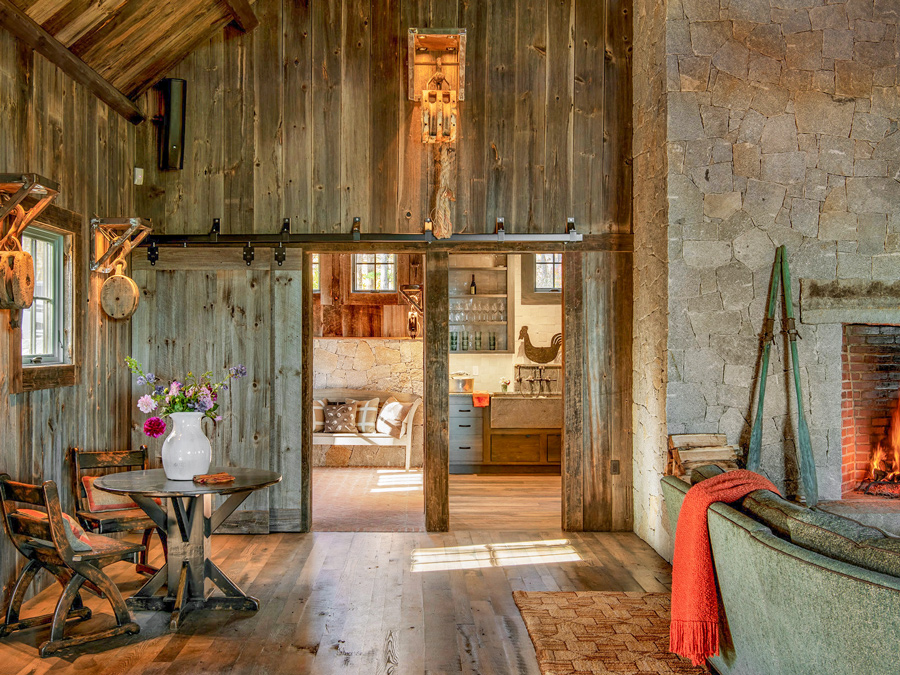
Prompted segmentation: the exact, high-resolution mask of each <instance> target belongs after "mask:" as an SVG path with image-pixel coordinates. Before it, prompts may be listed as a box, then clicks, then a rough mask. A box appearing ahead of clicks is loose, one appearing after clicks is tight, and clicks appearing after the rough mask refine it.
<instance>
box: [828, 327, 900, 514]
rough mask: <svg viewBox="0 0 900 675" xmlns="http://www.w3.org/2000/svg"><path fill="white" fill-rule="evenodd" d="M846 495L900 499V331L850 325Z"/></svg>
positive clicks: (844, 421)
mask: <svg viewBox="0 0 900 675" xmlns="http://www.w3.org/2000/svg"><path fill="white" fill-rule="evenodd" d="M842 361H843V392H842V396H841V446H842V450H843V455H842V472H841V478H842V480H841V491H842V493H844V494H845V495H846V494H847V493H850V492H853V491H856V490H860V489H861V488H862V489H863V490H864V491H865V492H867V493H868V494H872V495H876V496H887V497H900V407H898V406H900V401H898V395H900V326H888V325H864V324H845V325H844V339H843V350H842Z"/></svg>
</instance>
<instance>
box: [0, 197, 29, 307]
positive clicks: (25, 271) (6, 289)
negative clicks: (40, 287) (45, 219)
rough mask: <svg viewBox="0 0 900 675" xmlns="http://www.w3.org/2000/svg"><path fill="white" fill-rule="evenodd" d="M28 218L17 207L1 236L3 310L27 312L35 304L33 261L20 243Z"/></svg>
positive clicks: (1, 302)
mask: <svg viewBox="0 0 900 675" xmlns="http://www.w3.org/2000/svg"><path fill="white" fill-rule="evenodd" d="M25 217H26V213H25V209H23V208H22V207H21V206H19V205H16V206H15V208H14V209H13V210H12V211H11V212H10V214H9V218H10V219H11V220H12V221H13V222H12V224H11V225H10V227H9V228H8V229H7V231H6V233H5V234H4V235H3V237H0V309H28V308H29V307H31V303H32V302H34V260H32V258H31V254H30V253H28V251H23V250H22V243H21V240H20V236H21V233H22V230H24V229H25V225H24V221H25Z"/></svg>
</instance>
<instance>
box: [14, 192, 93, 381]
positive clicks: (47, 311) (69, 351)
mask: <svg viewBox="0 0 900 675" xmlns="http://www.w3.org/2000/svg"><path fill="white" fill-rule="evenodd" d="M83 233H84V218H82V216H80V215H78V214H77V213H73V212H72V211H67V210H66V209H61V208H59V207H57V206H55V205H53V204H50V205H49V206H48V207H47V208H46V209H44V210H43V211H42V212H41V214H40V215H39V216H38V218H37V220H36V221H35V222H34V223H33V225H32V226H31V227H28V228H27V229H26V230H25V231H24V232H23V233H22V248H23V249H24V250H26V251H28V252H29V253H30V254H31V256H32V258H33V260H34V276H35V284H34V291H35V292H34V303H33V304H32V305H31V307H30V308H28V309H26V310H21V311H13V312H10V316H9V318H10V326H11V328H12V329H13V332H12V334H11V335H10V343H9V344H10V358H9V391H10V393H12V394H21V393H24V392H28V391H37V390H39V389H54V388H56V387H71V386H73V385H76V384H78V383H79V382H80V379H81V376H80V369H81V361H82V355H83V352H84V350H83V345H82V340H81V336H82V335H83V330H82V326H83V323H84V321H83V319H84V305H83V304H82V298H84V297H86V294H87V288H86V286H85V281H86V280H85V269H86V268H87V264H86V263H85V262H84V260H83V258H82V248H81V242H82V236H83Z"/></svg>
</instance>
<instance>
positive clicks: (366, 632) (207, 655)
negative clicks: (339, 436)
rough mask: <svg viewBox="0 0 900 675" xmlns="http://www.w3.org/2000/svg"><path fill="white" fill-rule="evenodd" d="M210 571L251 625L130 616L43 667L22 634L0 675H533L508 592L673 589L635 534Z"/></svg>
mask: <svg viewBox="0 0 900 675" xmlns="http://www.w3.org/2000/svg"><path fill="white" fill-rule="evenodd" d="M213 559H214V560H215V561H216V562H217V563H218V564H219V565H220V566H221V567H222V569H223V570H225V571H226V573H228V574H229V575H231V576H232V578H234V579H235V580H236V581H237V582H238V583H239V585H241V587H242V588H244V589H245V590H246V591H247V592H249V593H250V594H252V595H254V596H256V597H258V598H259V599H260V602H261V609H260V611H259V612H255V613H254V612H239V613H238V612H215V611H195V612H192V613H190V614H189V615H188V616H187V618H186V620H185V622H184V623H183V625H182V628H181V629H180V630H179V632H177V633H169V632H168V630H167V626H168V617H167V616H166V615H165V614H163V613H152V612H138V613H136V620H137V621H138V623H139V624H140V626H141V633H140V634H138V635H136V636H130V637H121V638H116V639H115V640H114V641H111V642H109V643H108V644H106V645H98V644H95V645H93V646H90V645H88V646H87V647H83V648H82V652H81V653H80V654H78V655H75V654H69V655H65V654H64V655H63V656H62V657H52V658H49V659H40V658H38V657H37V652H36V647H37V645H38V644H39V643H40V642H41V641H43V640H45V639H46V637H47V629H46V628H43V629H42V628H36V629H32V630H29V631H22V632H19V633H16V634H13V635H12V636H9V637H7V638H5V639H3V640H0V672H2V673H10V674H12V673H16V674H18V675H25V674H26V673H27V674H30V675H31V674H35V675H36V674H41V673H91V674H92V675H95V674H96V675H100V674H116V675H119V674H125V673H128V674H132V673H152V674H162V673H166V674H174V673H184V674H190V675H195V674H200V673H240V674H243V673H247V674H255V673H290V674H292V675H296V674H300V673H303V674H305V673H326V674H327V673H360V674H365V675H382V674H384V675H400V674H407V673H408V674H415V675H418V674H420V673H473V674H477V675H490V674H506V673H512V674H516V675H519V674H521V675H537V673H538V672H539V671H538V667H537V662H536V660H535V656H534V649H533V647H532V645H531V641H530V639H529V637H528V634H527V632H526V630H525V626H524V624H523V622H522V620H521V617H520V616H519V613H518V610H517V609H516V606H515V603H514V602H513V599H512V592H513V591H514V590H520V589H521V590H549V591H555V590H563V591H578V590H629V591H641V590H644V591H665V590H668V589H669V587H670V568H669V566H668V565H667V564H666V563H665V561H663V560H662V559H661V558H660V557H658V556H657V555H656V554H655V553H654V552H653V551H652V550H651V549H650V548H649V547H648V546H647V545H646V544H644V543H643V542H642V541H641V540H640V539H638V538H637V537H636V536H635V535H634V534H631V533H563V532H562V531H560V530H559V529H558V528H556V529H549V528H548V529H524V528H523V529H517V530H493V531H478V530H469V531H456V532H451V533H446V534H427V533H369V532H347V533H343V532H334V533H332V532H313V533H310V534H271V535H216V536H214V537H213ZM107 569H108V570H109V571H110V572H111V573H112V576H113V578H114V580H115V581H116V582H117V583H118V584H119V585H120V588H121V589H122V592H123V594H124V595H126V596H127V595H130V594H131V593H133V592H135V591H136V590H137V588H138V587H139V586H140V584H141V583H142V578H141V577H139V576H138V575H137V574H136V573H135V572H134V571H133V569H134V568H133V566H130V565H127V564H126V563H116V565H113V566H111V567H109V568H107ZM58 592H59V591H58V586H57V587H53V588H49V589H47V590H46V591H44V592H43V593H41V594H40V595H39V596H37V597H36V598H35V599H34V600H32V601H31V602H29V603H28V605H27V608H28V610H29V611H30V612H35V613H38V612H44V611H47V610H48V609H50V608H51V606H52V604H53V602H55V598H56V596H57V595H58ZM87 602H88V605H89V606H91V607H92V608H93V609H94V611H95V614H96V613H97V612H100V611H102V612H103V614H102V615H100V614H96V616H95V617H94V618H92V619H91V620H90V621H89V622H86V623H85V624H82V626H81V627H82V628H90V627H92V626H96V625H101V624H105V623H108V622H111V621H112V618H111V616H110V614H109V610H108V605H107V604H106V603H105V602H103V601H100V600H99V599H97V598H94V597H93V596H88V599H87ZM76 630H77V628H76Z"/></svg>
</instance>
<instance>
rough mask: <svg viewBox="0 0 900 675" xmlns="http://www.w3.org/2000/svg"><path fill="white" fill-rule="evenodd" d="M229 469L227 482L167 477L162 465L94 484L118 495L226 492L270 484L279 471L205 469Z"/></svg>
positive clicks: (220, 468) (217, 469)
mask: <svg viewBox="0 0 900 675" xmlns="http://www.w3.org/2000/svg"><path fill="white" fill-rule="evenodd" d="M221 472H225V473H230V474H231V475H232V476H234V480H233V481H231V482H230V483H215V484H212V485H201V484H199V483H195V482H193V481H190V480H169V479H168V478H166V473H165V471H163V470H162V469H150V470H149V471H121V472H119V473H110V474H107V475H105V476H101V477H100V478H98V479H97V480H96V482H95V483H94V485H96V486H97V487H98V488H100V489H101V490H105V491H106V492H112V493H115V494H120V495H144V496H146V497H195V496H199V495H208V494H219V495H227V494H231V493H233V492H246V491H247V490H259V489H260V488H264V487H268V486H269V485H274V484H275V483H277V482H279V481H280V480H281V474H280V473H276V472H275V471H266V470H264V469H243V468H240V467H233V466H211V467H209V472H208V473H221Z"/></svg>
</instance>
